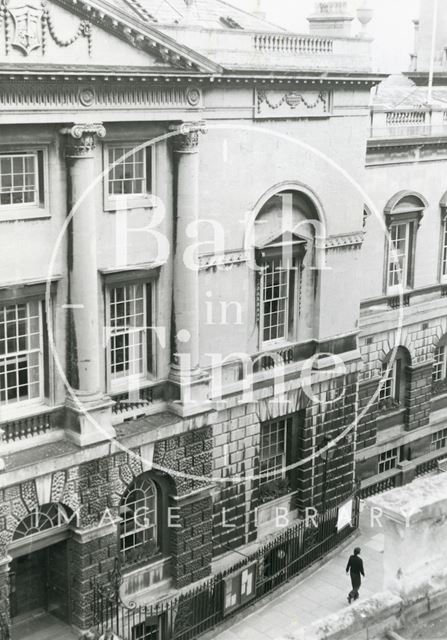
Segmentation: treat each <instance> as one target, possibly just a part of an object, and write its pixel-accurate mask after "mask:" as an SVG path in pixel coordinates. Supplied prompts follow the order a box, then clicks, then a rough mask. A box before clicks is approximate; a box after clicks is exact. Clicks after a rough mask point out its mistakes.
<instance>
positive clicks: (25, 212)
mask: <svg viewBox="0 0 447 640" xmlns="http://www.w3.org/2000/svg"><path fill="white" fill-rule="evenodd" d="M47 218H51V214H50V212H49V211H48V209H45V208H42V207H39V206H37V205H36V206H31V207H17V209H16V208H14V207H5V208H4V209H3V207H0V222H14V221H18V222H19V221H21V220H42V219H47Z"/></svg>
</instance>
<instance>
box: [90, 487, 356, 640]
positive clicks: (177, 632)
mask: <svg viewBox="0 0 447 640" xmlns="http://www.w3.org/2000/svg"><path fill="white" fill-rule="evenodd" d="M351 497H352V496H351ZM352 498H353V513H352V520H351V524H349V525H346V526H345V527H343V528H342V529H341V530H340V531H339V530H338V529H337V519H338V509H337V508H333V509H330V510H328V511H327V512H326V513H325V514H323V515H322V516H320V517H319V519H318V522H316V523H314V522H313V521H310V522H309V523H308V524H306V523H304V522H299V523H298V524H296V525H295V526H294V527H292V528H290V529H287V530H286V531H285V532H284V533H282V534H280V535H279V536H278V537H276V539H274V540H273V541H272V542H270V543H268V544H266V545H264V546H263V547H261V548H260V549H259V550H258V551H256V552H255V553H253V554H251V555H247V556H246V557H245V558H244V559H243V560H242V561H241V562H239V563H238V564H236V565H234V566H233V567H231V569H229V570H227V571H225V572H223V573H219V574H218V575H215V576H213V577H212V578H210V579H208V580H207V581H205V582H204V583H202V584H200V585H199V586H197V587H194V588H192V589H190V590H189V591H186V592H183V593H180V594H179V595H178V596H176V597H175V598H172V599H168V600H164V601H160V602H156V603H152V604H148V605H144V606H143V605H138V606H137V605H136V604H135V603H131V602H128V603H125V602H123V600H122V599H121V595H120V587H121V585H122V583H123V578H122V576H121V573H120V568H119V566H118V564H117V566H116V569H115V572H114V576H113V579H112V583H111V585H108V586H104V585H99V584H97V585H96V587H95V596H94V619H95V625H96V626H97V627H98V631H99V632H100V633H103V632H104V631H105V630H106V629H110V630H112V631H113V632H114V633H116V634H117V635H118V636H119V637H120V638H121V639H122V640H135V639H137V638H144V640H194V639H195V638H197V637H199V636H200V635H201V634H202V633H205V632H206V631H209V630H210V629H213V628H214V627H216V626H217V625H218V624H220V623H222V622H223V620H224V619H226V618H227V617H229V616H231V615H233V614H235V613H236V612H239V611H241V610H243V609H244V608H246V607H248V606H249V605H252V604H253V603H254V602H256V601H258V600H261V599H262V598H264V597H265V596H266V595H268V594H269V593H271V592H273V591H274V590H275V589H277V588H278V587H280V586H281V585H282V584H285V583H287V582H288V581H289V580H291V579H292V578H294V577H295V576H297V575H299V574H300V573H301V572H302V571H303V570H304V569H306V568H307V567H309V566H311V565H312V564H313V563H315V562H317V561H318V560H320V559H321V558H323V557H324V556H325V555H326V554H327V553H328V552H329V551H330V550H331V549H333V548H335V547H336V546H337V545H338V544H340V542H342V541H343V540H345V539H346V538H347V537H348V536H349V535H350V534H351V533H352V532H353V531H354V530H355V529H356V528H357V527H358V522H359V498H358V496H357V495H355V496H353V497H352Z"/></svg>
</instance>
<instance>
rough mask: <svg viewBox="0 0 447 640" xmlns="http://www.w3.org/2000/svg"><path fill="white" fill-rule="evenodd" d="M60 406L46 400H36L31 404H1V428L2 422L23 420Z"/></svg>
mask: <svg viewBox="0 0 447 640" xmlns="http://www.w3.org/2000/svg"><path fill="white" fill-rule="evenodd" d="M57 408H58V407H55V406H50V405H48V404H46V403H44V402H36V403H30V404H26V405H25V404H23V405H16V406H15V407H10V408H7V407H2V406H1V405H0V428H1V423H2V422H12V421H14V420H22V419H23V418H29V417H31V416H39V415H41V414H42V413H48V412H49V411H54V410H55V409H57Z"/></svg>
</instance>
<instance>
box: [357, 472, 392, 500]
mask: <svg viewBox="0 0 447 640" xmlns="http://www.w3.org/2000/svg"><path fill="white" fill-rule="evenodd" d="M398 475H399V474H396V475H394V476H390V477H389V478H384V479H383V480H379V481H378V482H375V483H374V484H370V485H369V486H368V487H362V488H361V489H360V492H359V495H360V498H361V499H362V500H364V499H365V498H369V497H371V496H375V495H377V494H378V493H383V492H384V491H389V489H394V488H395V487H396V481H397V477H398Z"/></svg>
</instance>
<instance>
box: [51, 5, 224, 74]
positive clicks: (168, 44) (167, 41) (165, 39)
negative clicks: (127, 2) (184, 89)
mask: <svg viewBox="0 0 447 640" xmlns="http://www.w3.org/2000/svg"><path fill="white" fill-rule="evenodd" d="M54 2H56V3H57V4H59V5H60V6H62V7H64V8H65V9H67V10H68V11H71V12H75V13H78V14H81V15H83V16H85V17H86V18H88V19H89V20H91V21H93V22H96V17H95V16H94V13H93V12H92V9H93V10H96V11H98V12H99V13H100V14H103V16H104V15H105V14H107V15H108V16H109V17H110V18H111V19H112V20H116V21H119V22H120V23H121V25H122V26H124V27H126V28H129V29H132V30H133V31H135V32H136V33H139V34H141V35H145V36H146V37H148V38H149V39H151V40H152V41H153V42H155V43H156V44H157V45H159V46H162V47H165V48H167V49H169V50H170V51H171V52H173V53H175V54H177V55H179V56H180V57H182V58H185V59H187V60H188V61H190V62H191V63H193V64H195V65H197V66H198V67H200V68H201V70H202V71H205V72H206V71H208V72H210V73H218V72H221V71H222V66H221V65H219V64H218V63H216V62H213V61H212V60H210V59H209V58H207V57H206V56H204V55H202V54H201V53H198V52H197V51H194V50H193V49H190V48H189V47H187V46H185V45H183V44H180V43H178V42H177V41H176V40H174V39H173V38H171V37H170V36H168V35H166V34H165V33H163V32H162V31H159V30H158V29H157V28H156V27H153V26H151V25H149V24H146V23H143V22H141V21H139V20H137V19H136V18H133V17H132V16H131V15H130V14H127V13H126V12H124V11H122V10H121V9H118V8H116V7H115V6H113V5H111V4H109V3H108V2H107V0H88V2H84V1H83V0H81V1H78V0H71V2H70V0H54ZM99 26H100V28H102V29H105V30H107V31H110V28H109V27H108V26H107V25H104V23H103V22H101V23H100V24H99ZM117 35H118V37H120V35H121V34H117Z"/></svg>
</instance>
